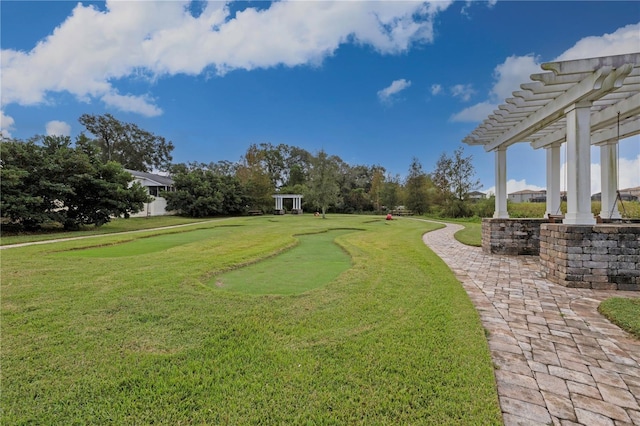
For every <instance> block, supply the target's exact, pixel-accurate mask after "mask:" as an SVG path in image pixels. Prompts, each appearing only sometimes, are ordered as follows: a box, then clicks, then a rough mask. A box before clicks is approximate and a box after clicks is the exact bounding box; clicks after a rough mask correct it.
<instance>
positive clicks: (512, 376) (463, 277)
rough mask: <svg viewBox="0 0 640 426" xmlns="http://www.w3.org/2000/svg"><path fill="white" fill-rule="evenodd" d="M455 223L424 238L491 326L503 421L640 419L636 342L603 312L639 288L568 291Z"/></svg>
mask: <svg viewBox="0 0 640 426" xmlns="http://www.w3.org/2000/svg"><path fill="white" fill-rule="evenodd" d="M461 228H462V227H461V226H459V225H447V227H446V228H443V229H440V230H437V231H433V232H428V233H426V234H425V235H424V237H423V240H424V242H425V243H426V244H427V245H428V246H429V247H430V248H431V249H432V250H433V251H434V252H435V253H436V254H437V255H438V256H440V258H442V260H444V261H445V262H446V263H447V265H449V267H450V268H451V269H452V270H453V272H454V273H455V274H456V276H457V277H458V279H459V280H460V281H461V282H462V284H463V286H464V288H465V290H466V291H467V293H468V294H469V297H470V298H471V300H472V301H473V303H474V305H475V307H476V309H477V311H478V313H479V314H480V319H481V321H482V325H483V326H484V328H485V329H486V330H487V331H488V341H489V348H490V349H491V357H492V359H493V363H494V365H495V375H496V382H497V385H498V396H499V399H500V406H501V408H502V414H503V419H504V424H505V425H508V426H510V425H538V424H540V425H549V424H554V425H575V424H580V425H589V426H592V425H640V340H637V339H634V338H633V337H632V336H630V335H629V334H628V333H626V332H624V331H622V330H621V329H620V328H619V327H617V326H615V325H613V324H611V323H610V322H609V321H607V320H606V319H605V318H604V317H603V316H602V315H600V314H599V313H598V311H597V307H598V305H599V303H600V302H601V301H602V300H604V299H607V298H609V297H612V296H618V297H619V296H624V297H640V294H638V293H636V292H616V291H601V290H585V289H572V288H565V287H562V286H559V285H555V284H553V283H551V282H549V281H547V280H545V279H543V278H540V268H539V262H538V258H537V257H536V256H517V257H515V256H498V255H488V254H485V253H483V252H482V250H481V249H480V248H478V247H469V246H466V245H464V244H461V243H459V242H457V241H456V240H455V239H454V237H453V234H454V233H455V232H456V231H458V230H459V229H461Z"/></svg>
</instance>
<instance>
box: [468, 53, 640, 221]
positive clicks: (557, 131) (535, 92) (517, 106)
mask: <svg viewBox="0 0 640 426" xmlns="http://www.w3.org/2000/svg"><path fill="white" fill-rule="evenodd" d="M541 68H542V69H543V70H544V71H547V72H542V73H537V74H532V75H531V80H532V81H531V82H528V83H524V84H522V85H521V86H520V88H521V89H522V90H518V91H515V92H513V97H512V98H509V99H506V100H505V103H504V104H502V105H500V106H499V107H498V109H497V110H495V111H494V112H493V114H491V115H489V116H488V117H487V119H485V120H484V122H483V123H482V124H480V125H479V126H478V127H477V128H476V129H475V130H474V131H473V132H471V133H470V134H469V135H468V136H467V137H465V138H464V139H463V142H464V143H467V144H469V145H482V146H484V148H485V150H486V151H494V152H495V153H496V188H497V189H499V190H500V191H506V184H505V183H504V182H498V180H501V179H506V172H505V170H506V165H505V164H502V163H503V162H505V161H506V149H507V148H508V147H509V146H511V145H513V144H515V143H522V142H528V143H530V144H531V146H532V147H533V148H535V149H538V148H546V149H547V150H548V151H547V168H549V167H551V168H554V169H555V168H558V169H559V167H560V165H559V158H560V156H559V151H558V150H559V149H560V145H561V144H562V143H567V146H568V147H569V150H568V151H569V152H568V154H567V155H568V158H567V163H568V168H569V169H570V170H569V177H568V180H569V181H568V188H567V189H568V194H567V198H568V209H567V210H568V211H567V221H568V222H567V223H574V224H580V223H592V222H593V221H594V219H593V215H592V214H591V213H590V203H589V205H588V204H587V199H588V200H589V201H590V176H589V173H590V172H589V170H588V169H589V167H590V153H589V149H590V146H591V145H601V147H602V151H601V155H602V156H603V158H604V157H606V158H607V159H610V158H611V156H612V155H616V156H617V141H618V140H619V139H624V138H627V137H630V136H634V135H637V134H640V119H639V115H640V52H638V53H631V54H625V55H616V56H606V57H600V58H589V59H579V60H571V61H557V62H549V63H545V64H542V66H541ZM609 163H611V161H609ZM616 167H617V166H616ZM604 173H606V174H607V175H606V176H605V174H604ZM614 173H615V174H617V170H612V169H611V167H610V166H607V170H606V171H603V176H602V180H603V183H604V182H606V183H607V187H606V188H605V187H604V185H603V206H604V203H605V201H606V202H610V201H612V200H610V199H609V198H610V197H611V193H612V192H615V191H616V190H617V188H614V187H613V186H612V185H615V184H617V183H616V182H615V181H616V179H612V176H613V175H614ZM558 175H559V173H558V171H557V170H551V171H549V170H548V173H547V176H548V178H547V180H548V182H547V187H548V197H547V213H548V214H549V213H550V212H553V211H555V208H556V206H555V204H554V203H556V204H557V203H559V184H558V183H556V182H549V179H557V176H558ZM612 181H613V182H614V184H612V183H611V182H612ZM500 191H498V192H500ZM556 196H557V197H556ZM550 198H553V199H554V201H553V202H551V204H552V205H550ZM555 198H558V201H557V202H556V201H555ZM558 206H559V204H558ZM603 208H604V207H603ZM612 211H613V214H614V215H615V214H618V215H619V213H617V209H615V210H612ZM505 215H506V216H505ZM495 217H508V214H507V213H506V193H505V194H496V216H495Z"/></svg>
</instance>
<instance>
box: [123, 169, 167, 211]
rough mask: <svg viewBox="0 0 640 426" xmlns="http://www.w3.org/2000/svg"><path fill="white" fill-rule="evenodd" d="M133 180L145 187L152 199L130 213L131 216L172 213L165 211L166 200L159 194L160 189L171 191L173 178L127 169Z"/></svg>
mask: <svg viewBox="0 0 640 426" xmlns="http://www.w3.org/2000/svg"><path fill="white" fill-rule="evenodd" d="M127 171H128V172H129V173H131V175H132V176H133V178H134V180H135V181H136V182H138V183H140V185H142V186H144V187H145V188H146V189H147V193H148V194H149V195H151V197H152V198H153V201H151V202H150V203H146V204H145V205H144V209H143V210H142V211H140V212H138V213H135V214H132V215H131V217H145V216H162V215H167V214H173V212H169V211H167V209H166V207H167V200H166V199H164V198H163V197H161V196H160V193H161V192H162V191H173V190H174V188H173V179H171V178H170V177H168V176H162V175H157V174H154V173H147V172H139V171H136V170H128V169H127Z"/></svg>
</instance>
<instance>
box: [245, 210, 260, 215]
mask: <svg viewBox="0 0 640 426" xmlns="http://www.w3.org/2000/svg"><path fill="white" fill-rule="evenodd" d="M247 213H248V214H249V216H261V215H262V210H249V211H248V212H247Z"/></svg>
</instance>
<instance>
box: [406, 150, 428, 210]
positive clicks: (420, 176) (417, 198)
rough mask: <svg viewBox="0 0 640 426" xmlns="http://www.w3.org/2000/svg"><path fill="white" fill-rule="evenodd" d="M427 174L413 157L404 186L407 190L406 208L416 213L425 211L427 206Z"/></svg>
mask: <svg viewBox="0 0 640 426" xmlns="http://www.w3.org/2000/svg"><path fill="white" fill-rule="evenodd" d="M427 184H428V178H427V174H426V173H424V172H423V171H422V164H421V163H420V161H419V160H418V159H417V158H416V157H414V158H413V161H412V162H411V166H410V167H409V174H408V175H407V180H406V183H405V187H406V190H407V208H408V209H409V210H412V211H413V212H415V213H417V214H423V213H426V212H427V210H428V207H429V202H428V199H427V190H428V188H427Z"/></svg>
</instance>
